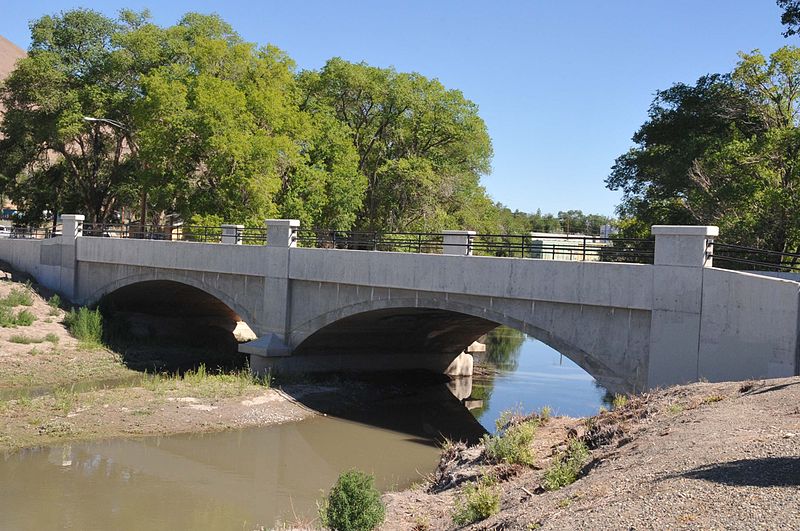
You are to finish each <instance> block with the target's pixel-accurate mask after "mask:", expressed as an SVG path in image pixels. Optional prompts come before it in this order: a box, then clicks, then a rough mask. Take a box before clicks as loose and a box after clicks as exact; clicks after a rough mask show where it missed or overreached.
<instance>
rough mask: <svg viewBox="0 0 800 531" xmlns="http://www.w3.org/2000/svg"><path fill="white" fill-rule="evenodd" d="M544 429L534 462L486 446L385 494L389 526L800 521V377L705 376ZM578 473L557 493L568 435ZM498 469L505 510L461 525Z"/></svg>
mask: <svg viewBox="0 0 800 531" xmlns="http://www.w3.org/2000/svg"><path fill="white" fill-rule="evenodd" d="M617 406H618V407H616V408H615V409H614V411H611V412H602V413H601V414H600V415H598V416H595V417H589V418H586V419H569V418H551V419H549V420H546V421H544V422H542V423H541V425H540V426H539V427H537V428H536V433H535V436H534V439H533V443H532V445H531V449H532V451H533V456H534V461H533V464H532V466H523V465H509V464H503V463H500V464H492V463H491V462H490V460H489V459H488V458H487V455H486V448H485V446H484V445H482V444H478V445H475V446H472V447H466V446H464V445H454V446H452V447H450V448H449V449H446V451H445V453H444V455H443V458H442V462H441V464H440V465H439V469H438V470H437V472H436V474H435V475H434V477H432V478H430V480H429V481H428V482H427V483H426V484H424V485H420V486H417V487H416V488H414V489H411V490H408V491H404V492H397V493H388V494H386V495H384V501H385V503H386V505H387V514H386V523H385V524H384V526H383V527H382V529H385V530H395V529H398V530H399V529H417V530H439V529H461V528H467V529H559V530H561V529H798V528H800V514H798V512H797V507H800V378H798V377H795V378H786V379H779V380H767V381H759V382H746V383H737V382H733V383H721V384H709V383H698V384H691V385H686V386H678V387H673V388H670V389H667V390H664V391H660V392H654V393H650V394H645V395H642V396H638V397H631V398H630V399H628V400H627V401H626V400H620V401H619V402H618V404H617ZM570 438H575V439H577V440H580V441H582V442H583V443H584V444H585V445H586V446H587V447H588V450H589V453H588V457H586V458H585V459H583V460H582V462H581V466H580V471H579V478H578V479H577V481H575V482H574V483H572V484H570V485H568V486H565V487H563V488H560V489H555V490H549V488H548V486H547V474H548V471H549V470H551V469H552V466H553V462H554V461H556V460H558V459H559V457H560V456H563V455H564V452H565V449H566V447H567V443H568V440H569V439H570ZM485 477H492V478H494V479H493V480H492V482H493V483H494V485H493V486H491V487H490V489H491V490H492V491H493V492H494V493H495V494H497V495H498V497H499V512H497V513H496V514H494V515H492V516H490V517H489V518H486V519H485V520H482V521H478V522H476V523H474V524H471V525H469V524H468V525H465V526H462V525H457V524H456V523H454V519H453V517H454V512H455V508H456V506H457V504H458V503H462V506H463V503H464V499H465V498H464V492H465V489H468V488H469V487H468V486H469V485H474V484H475V483H476V482H478V481H480V478H485Z"/></svg>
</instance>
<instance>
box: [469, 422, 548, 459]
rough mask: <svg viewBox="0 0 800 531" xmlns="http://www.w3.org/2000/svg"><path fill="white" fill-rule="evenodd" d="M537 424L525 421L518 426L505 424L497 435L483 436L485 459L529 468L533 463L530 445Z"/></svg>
mask: <svg viewBox="0 0 800 531" xmlns="http://www.w3.org/2000/svg"><path fill="white" fill-rule="evenodd" d="M537 427H538V422H537V421H535V420H525V421H522V422H520V423H518V424H507V425H506V427H504V428H502V429H500V430H498V433H497V435H484V436H483V439H482V442H483V445H484V446H485V447H486V457H488V458H489V459H490V460H491V461H494V462H495V463H501V462H503V463H511V464H519V465H527V466H531V465H533V462H534V455H533V451H532V450H531V443H532V442H533V436H534V434H535V433H536V428H537Z"/></svg>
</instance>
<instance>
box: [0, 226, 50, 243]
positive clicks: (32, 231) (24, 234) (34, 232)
mask: <svg viewBox="0 0 800 531" xmlns="http://www.w3.org/2000/svg"><path fill="white" fill-rule="evenodd" d="M54 236H60V234H59V232H58V231H53V229H52V228H43V227H7V228H6V227H4V228H3V229H1V230H0V238H12V239H18V240H43V239H46V238H52V237H54Z"/></svg>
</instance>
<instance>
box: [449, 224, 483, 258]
mask: <svg viewBox="0 0 800 531" xmlns="http://www.w3.org/2000/svg"><path fill="white" fill-rule="evenodd" d="M475 234H476V233H475V231H474V230H445V231H442V239H443V241H442V254H456V255H462V256H471V255H472V242H473V240H474V239H475Z"/></svg>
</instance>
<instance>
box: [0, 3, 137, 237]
mask: <svg viewBox="0 0 800 531" xmlns="http://www.w3.org/2000/svg"><path fill="white" fill-rule="evenodd" d="M130 30H131V27H130V25H128V24H127V23H126V22H125V21H115V20H112V19H110V18H107V17H105V16H103V15H101V14H99V13H96V12H94V11H89V10H83V9H77V10H73V11H68V12H65V13H62V14H61V15H57V16H52V17H51V16H45V17H42V18H41V19H39V20H37V21H35V22H34V23H33V24H32V25H31V41H32V42H31V47H30V50H29V53H28V57H26V58H24V59H22V60H20V61H19V63H18V65H17V68H16V69H15V70H14V71H13V72H12V73H11V75H10V76H9V77H8V78H7V79H6V81H5V83H4V84H3V85H2V88H1V89H0V98H2V102H3V106H4V107H5V109H6V111H5V115H4V117H3V122H2V126H0V131H2V133H3V139H2V141H0V173H2V174H3V175H5V182H4V183H3V188H4V189H5V191H6V193H8V194H9V195H10V196H11V197H12V198H13V199H14V200H15V202H17V203H18V204H20V205H22V207H23V208H24V209H25V211H26V212H27V215H28V218H29V219H30V221H38V220H39V219H40V218H41V215H42V210H45V209H47V210H53V211H58V210H61V209H70V210H76V211H80V212H84V213H85V214H86V216H87V219H88V220H89V221H106V220H108V219H109V217H110V216H111V215H112V213H113V211H114V210H115V209H116V208H117V206H118V205H119V204H120V202H121V201H124V200H125V198H124V197H123V195H122V192H123V190H124V188H125V185H126V184H127V183H128V182H130V181H131V179H132V170H133V165H132V164H131V160H130V158H129V157H126V156H125V153H126V152H128V151H129V150H130V145H131V139H130V132H129V131H128V130H126V129H124V128H119V127H113V126H111V125H109V123H116V122H119V123H128V122H129V121H130V109H131V103H132V100H133V98H134V97H135V94H136V83H135V81H134V79H133V77H132V72H131V70H130V69H129V68H128V67H129V65H130V63H129V61H128V58H127V57H126V56H125V55H124V54H122V53H121V52H120V50H119V48H118V46H117V44H116V38H117V36H118V35H119V34H121V33H125V32H127V31H130ZM85 117H102V118H104V119H106V120H111V121H113V122H102V121H94V122H92V121H87V120H85Z"/></svg>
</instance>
